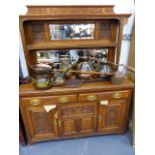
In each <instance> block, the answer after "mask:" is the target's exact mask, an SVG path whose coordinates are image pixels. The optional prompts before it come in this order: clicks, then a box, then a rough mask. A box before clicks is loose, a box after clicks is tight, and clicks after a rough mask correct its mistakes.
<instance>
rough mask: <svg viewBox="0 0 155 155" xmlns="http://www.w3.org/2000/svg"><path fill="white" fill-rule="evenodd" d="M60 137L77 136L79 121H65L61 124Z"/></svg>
mask: <svg viewBox="0 0 155 155" xmlns="http://www.w3.org/2000/svg"><path fill="white" fill-rule="evenodd" d="M59 128H60V135H61V136H62V137H68V136H76V135H77V133H78V120H77V119H65V120H61V121H60V122H59Z"/></svg>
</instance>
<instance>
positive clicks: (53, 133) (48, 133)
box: [25, 106, 58, 143]
mask: <svg viewBox="0 0 155 155" xmlns="http://www.w3.org/2000/svg"><path fill="white" fill-rule="evenodd" d="M25 113H26V115H25V117H26V118H25V119H26V120H27V121H26V126H27V128H28V130H29V139H30V142H31V143H33V142H36V141H41V140H48V139H52V138H55V137H57V135H58V132H57V124H56V119H55V117H54V115H55V112H54V110H51V111H49V112H48V113H47V112H46V111H45V109H44V107H43V106H25Z"/></svg>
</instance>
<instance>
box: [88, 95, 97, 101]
mask: <svg viewBox="0 0 155 155" xmlns="http://www.w3.org/2000/svg"><path fill="white" fill-rule="evenodd" d="M96 99H97V97H96V96H95V95H89V96H87V100H88V101H95V100H96Z"/></svg>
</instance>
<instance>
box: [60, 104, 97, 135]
mask: <svg viewBox="0 0 155 155" xmlns="http://www.w3.org/2000/svg"><path fill="white" fill-rule="evenodd" d="M59 114H60V120H61V121H60V125H59V128H60V133H61V136H62V137H66V136H73V135H74V136H80V135H81V134H87V133H88V134H89V133H92V132H95V131H96V103H81V104H79V103H77V104H74V105H64V106H60V111H59Z"/></svg>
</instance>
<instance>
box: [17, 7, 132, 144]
mask: <svg viewBox="0 0 155 155" xmlns="http://www.w3.org/2000/svg"><path fill="white" fill-rule="evenodd" d="M113 7H114V6H113V5H110V6H28V12H27V14H26V15H22V16H20V17H19V19H20V32H21V37H22V42H23V48H24V53H25V57H26V63H27V66H28V67H29V66H30V65H31V64H36V63H37V61H36V51H37V50H48V49H49V50H50V49H72V48H75V49H76V48H108V49H109V53H108V60H110V61H112V62H114V58H115V56H116V53H115V49H116V48H117V56H116V59H117V61H118V60H119V56H120V47H121V38H122V30H123V25H124V24H125V21H126V20H125V19H127V17H129V16H130V14H115V13H114V12H113ZM89 22H90V23H94V24H95V25H96V27H95V32H94V36H95V38H94V39H93V40H59V41H50V39H49V37H50V32H49V27H48V25H49V24H51V23H53V24H55V23H59V24H65V23H73V24H75V23H76V24H77V23H89ZM118 30H119V31H118ZM117 40H118V42H117ZM29 73H30V75H31V71H30V70H29ZM133 88H134V85H133V83H132V82H131V81H129V80H128V79H125V80H124V82H123V83H122V84H119V85H114V84H112V83H111V82H110V81H106V82H91V83H84V84H82V85H81V86H80V87H78V88H66V87H64V86H56V87H53V88H51V89H49V90H44V91H41V90H36V89H35V87H34V85H33V84H32V83H30V84H21V85H20V88H19V97H20V111H21V115H22V118H23V121H24V126H25V129H26V133H27V137H28V141H29V144H33V143H36V142H40V141H46V140H56V139H65V138H73V137H84V136H92V135H103V134H112V133H115V134H116V133H123V132H124V131H125V129H126V123H127V118H128V112H129V108H130V100H131V94H132V89H133ZM94 96H95V97H94ZM34 101H35V102H34ZM101 101H106V103H108V104H107V105H101ZM45 105H46V106H50V105H54V107H55V108H54V109H52V110H50V111H49V112H46V110H45V108H44V106H45Z"/></svg>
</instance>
